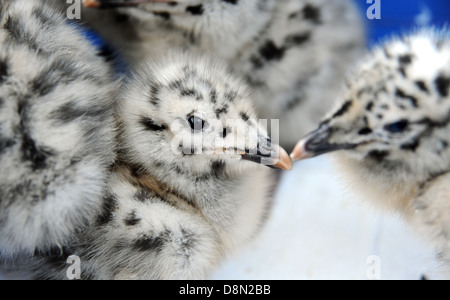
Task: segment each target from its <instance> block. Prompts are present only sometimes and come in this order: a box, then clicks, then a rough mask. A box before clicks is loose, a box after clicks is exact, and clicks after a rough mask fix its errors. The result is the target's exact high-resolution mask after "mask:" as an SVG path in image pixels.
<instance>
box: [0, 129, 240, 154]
mask: <svg viewBox="0 0 450 300" xmlns="http://www.w3.org/2000/svg"><path fill="white" fill-rule="evenodd" d="M230 133H231V128H229V127H225V128H224V129H223V133H222V137H223V138H226V137H227V136H228V134H230ZM0 153H1V152H0Z"/></svg>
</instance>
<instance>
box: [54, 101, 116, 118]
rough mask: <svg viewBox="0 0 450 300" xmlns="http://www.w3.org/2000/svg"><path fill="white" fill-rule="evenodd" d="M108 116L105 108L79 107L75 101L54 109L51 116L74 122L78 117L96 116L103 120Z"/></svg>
mask: <svg viewBox="0 0 450 300" xmlns="http://www.w3.org/2000/svg"><path fill="white" fill-rule="evenodd" d="M107 116H108V113H106V111H105V108H103V107H95V108H90V109H87V108H80V107H77V106H76V104H75V103H71V102H69V103H66V104H64V105H61V106H60V107H58V108H57V109H56V110H54V111H52V112H51V114H50V117H51V118H52V119H55V120H58V121H61V122H63V123H69V122H72V121H74V120H76V119H78V118H94V119H95V120H99V121H100V120H103V119H104V118H105V117H107Z"/></svg>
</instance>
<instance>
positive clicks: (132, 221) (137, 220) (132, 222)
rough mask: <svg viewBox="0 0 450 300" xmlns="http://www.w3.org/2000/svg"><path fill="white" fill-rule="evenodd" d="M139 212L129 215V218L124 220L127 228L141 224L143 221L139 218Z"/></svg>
mask: <svg viewBox="0 0 450 300" xmlns="http://www.w3.org/2000/svg"><path fill="white" fill-rule="evenodd" d="M136 214H137V212H136V211H135V210H133V211H132V212H130V213H129V214H128V216H127V217H126V218H125V219H124V220H123V222H124V224H125V225H126V226H136V225H138V224H139V223H140V222H141V219H140V218H138V217H137V215H136Z"/></svg>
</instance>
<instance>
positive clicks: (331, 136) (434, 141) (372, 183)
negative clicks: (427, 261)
mask: <svg viewBox="0 0 450 300" xmlns="http://www.w3.org/2000/svg"><path fill="white" fill-rule="evenodd" d="M354 73H355V74H353V76H352V77H350V80H349V84H348V88H347V89H346V90H345V92H344V97H345V98H344V99H352V100H351V101H348V100H347V101H345V102H344V104H342V102H340V103H339V104H337V108H336V109H335V110H334V112H333V113H331V114H329V116H328V117H327V118H325V121H324V122H323V123H322V125H321V126H320V128H319V129H318V130H317V131H316V132H315V133H312V134H311V135H310V136H308V137H306V138H305V139H304V140H302V141H301V142H300V143H299V144H298V145H297V147H296V149H295V150H294V153H293V155H292V156H293V157H294V158H296V159H301V158H307V157H311V156H315V155H318V154H323V153H327V152H332V151H335V150H339V149H345V150H344V151H340V152H337V153H336V154H335V158H336V162H337V163H338V165H339V170H340V171H341V173H342V174H343V176H344V177H345V178H347V179H348V182H349V184H350V186H351V187H353V188H354V189H355V190H357V191H359V192H361V193H363V194H364V195H366V196H367V198H368V199H370V200H371V201H372V202H374V203H375V204H378V205H381V206H383V207H384V208H386V209H387V210H388V211H390V212H395V213H399V214H401V215H402V216H403V217H404V218H405V219H407V221H408V222H409V224H411V225H412V228H413V229H414V230H415V231H416V232H418V233H420V234H421V235H422V236H424V237H425V238H426V239H427V240H429V241H430V242H431V244H432V245H433V246H434V247H435V249H436V251H437V253H438V257H439V259H440V260H441V262H442V269H440V270H438V271H437V272H436V273H435V274H434V276H437V277H438V278H442V277H444V278H447V279H448V278H450V256H449V251H450V239H449V236H450V235H449V234H450V189H449V186H450V185H449V183H450V176H449V174H450V151H449V148H448V145H449V143H450V138H449V137H450V135H449V132H450V98H449V94H448V89H449V88H450V81H448V80H446V78H448V77H449V74H450V35H449V33H448V31H445V30H444V31H438V30H432V29H428V30H421V31H419V32H417V33H414V34H411V35H410V36H407V37H405V38H403V39H401V40H397V39H394V40H392V41H390V42H387V43H386V44H385V45H384V46H383V47H380V48H377V49H376V50H374V51H373V52H372V53H371V54H370V55H368V57H366V58H365V59H364V60H363V61H362V62H361V64H360V65H359V66H358V67H357V68H356V70H355V72H354ZM348 145H352V146H351V147H348ZM319 150H320V151H319Z"/></svg>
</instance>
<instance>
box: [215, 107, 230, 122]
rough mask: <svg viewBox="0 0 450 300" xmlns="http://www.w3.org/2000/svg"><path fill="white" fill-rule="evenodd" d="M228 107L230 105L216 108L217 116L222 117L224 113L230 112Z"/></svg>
mask: <svg viewBox="0 0 450 300" xmlns="http://www.w3.org/2000/svg"><path fill="white" fill-rule="evenodd" d="M228 109H229V107H228V106H226V105H225V106H224V107H222V108H218V109H216V117H217V119H220V116H221V115H222V114H227V113H228Z"/></svg>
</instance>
